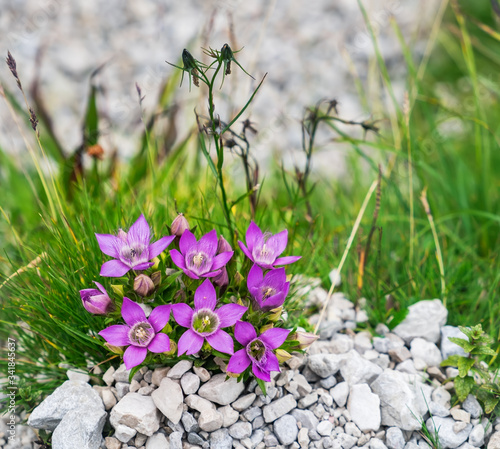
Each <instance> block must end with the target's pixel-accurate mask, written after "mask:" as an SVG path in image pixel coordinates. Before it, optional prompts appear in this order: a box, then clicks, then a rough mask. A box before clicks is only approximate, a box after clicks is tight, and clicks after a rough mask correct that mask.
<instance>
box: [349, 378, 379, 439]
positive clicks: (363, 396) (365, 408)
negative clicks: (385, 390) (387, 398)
mask: <svg viewBox="0 0 500 449" xmlns="http://www.w3.org/2000/svg"><path fill="white" fill-rule="evenodd" d="M347 410H349V413H350V414H351V419H352V420H353V421H354V423H355V424H356V425H357V426H358V427H359V429H360V430H361V431H362V432H367V431H377V430H378V429H379V427H380V422H381V417H380V399H379V397H378V396H377V395H376V394H373V393H372V391H371V390H370V387H369V386H368V385H367V384H357V385H353V386H352V387H351V391H350V393H349V401H348V402H347Z"/></svg>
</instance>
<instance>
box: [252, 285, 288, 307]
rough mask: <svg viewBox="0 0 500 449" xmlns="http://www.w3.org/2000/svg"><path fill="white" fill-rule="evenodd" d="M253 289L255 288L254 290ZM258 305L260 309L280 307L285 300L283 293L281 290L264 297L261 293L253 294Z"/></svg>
mask: <svg viewBox="0 0 500 449" xmlns="http://www.w3.org/2000/svg"><path fill="white" fill-rule="evenodd" d="M254 291H255V290H254ZM254 298H255V299H256V301H257V304H258V305H259V308H260V309H262V310H271V309H276V308H277V307H280V306H282V305H283V303H284V302H285V295H284V294H283V292H278V293H276V294H275V295H273V296H270V297H269V298H264V297H263V296H262V295H260V296H254Z"/></svg>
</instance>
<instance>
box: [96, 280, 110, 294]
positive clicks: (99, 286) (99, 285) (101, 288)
mask: <svg viewBox="0 0 500 449" xmlns="http://www.w3.org/2000/svg"><path fill="white" fill-rule="evenodd" d="M94 284H95V285H97V288H98V289H99V290H101V293H102V294H104V295H107V294H108V292H107V291H106V289H105V288H104V287H103V286H102V285H101V284H99V282H97V281H94Z"/></svg>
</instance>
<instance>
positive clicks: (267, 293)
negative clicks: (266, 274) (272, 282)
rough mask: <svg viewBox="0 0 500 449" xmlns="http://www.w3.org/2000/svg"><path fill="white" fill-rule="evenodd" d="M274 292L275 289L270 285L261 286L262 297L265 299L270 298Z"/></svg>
mask: <svg viewBox="0 0 500 449" xmlns="http://www.w3.org/2000/svg"><path fill="white" fill-rule="evenodd" d="M275 294H276V290H275V289H274V288H272V287H262V299H263V300H266V299H267V298H270V297H271V296H274V295H275Z"/></svg>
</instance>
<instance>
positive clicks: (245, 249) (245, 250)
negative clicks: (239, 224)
mask: <svg viewBox="0 0 500 449" xmlns="http://www.w3.org/2000/svg"><path fill="white" fill-rule="evenodd" d="M238 245H239V247H240V249H241V250H242V251H243V253H244V254H245V256H247V257H248V258H249V259H250V260H251V261H252V262H253V256H252V251H249V250H248V249H247V247H246V246H245V245H244V244H243V242H240V241H239V240H238Z"/></svg>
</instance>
